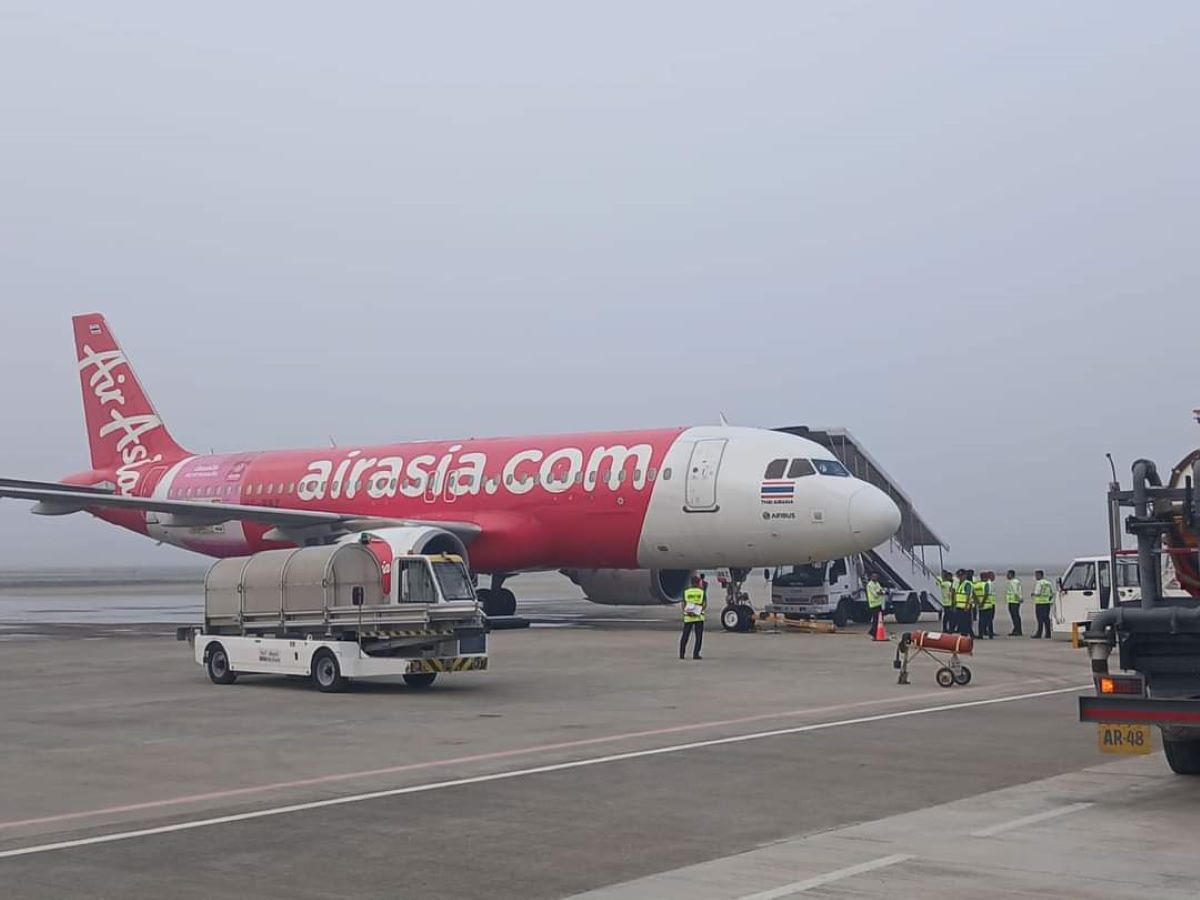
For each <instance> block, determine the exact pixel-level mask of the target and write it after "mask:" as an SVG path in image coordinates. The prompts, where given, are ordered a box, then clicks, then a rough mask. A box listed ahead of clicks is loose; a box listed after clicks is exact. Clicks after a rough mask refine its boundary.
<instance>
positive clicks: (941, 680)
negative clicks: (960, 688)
mask: <svg viewBox="0 0 1200 900" xmlns="http://www.w3.org/2000/svg"><path fill="white" fill-rule="evenodd" d="M933 677H934V678H936V679H937V683H938V687H945V688H948V687H954V670H953V669H950V668H948V667H946V666H942V667H941V668H940V669H938V670H937V672H936V673H934V676H933Z"/></svg>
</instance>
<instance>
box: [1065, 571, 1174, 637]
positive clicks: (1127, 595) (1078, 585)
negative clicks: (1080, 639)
mask: <svg viewBox="0 0 1200 900" xmlns="http://www.w3.org/2000/svg"><path fill="white" fill-rule="evenodd" d="M1111 567H1112V563H1111V561H1110V560H1109V558H1108V557H1107V556H1080V557H1077V558H1075V559H1074V560H1072V561H1071V564H1070V565H1069V566H1067V569H1066V571H1065V572H1063V574H1062V576H1061V577H1060V578H1059V579H1058V583H1057V589H1056V591H1055V594H1054V607H1053V609H1051V611H1050V625H1051V630H1052V633H1053V636H1054V637H1056V638H1063V639H1070V637H1071V632H1072V628H1073V626H1075V625H1078V626H1079V628H1080V629H1081V630H1082V629H1083V626H1084V624H1085V623H1086V622H1087V621H1088V620H1089V619H1091V617H1092V616H1094V615H1095V614H1096V613H1097V612H1099V611H1100V610H1102V609H1113V608H1115V607H1118V606H1140V605H1141V602H1142V589H1141V582H1140V581H1139V579H1138V562H1137V559H1136V558H1134V557H1132V556H1119V557H1117V578H1116V582H1117V583H1116V593H1115V596H1114V593H1113V590H1114V589H1113V578H1112V575H1111V573H1110V572H1109V569H1110V568H1111ZM1162 585H1163V591H1162V594H1163V597H1164V598H1168V599H1169V598H1173V597H1186V596H1188V593H1187V591H1185V590H1183V589H1182V588H1180V586H1179V581H1178V579H1177V578H1176V576H1175V569H1174V567H1173V566H1172V565H1171V561H1170V560H1169V559H1165V560H1164V561H1163V566H1162Z"/></svg>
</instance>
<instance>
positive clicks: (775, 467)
mask: <svg viewBox="0 0 1200 900" xmlns="http://www.w3.org/2000/svg"><path fill="white" fill-rule="evenodd" d="M787 466H788V461H787V460H786V459H773V460H771V461H770V462H769V463H768V464H767V471H766V473H765V474H764V475H763V478H782V477H783V473H784V472H785V471H786V470H787Z"/></svg>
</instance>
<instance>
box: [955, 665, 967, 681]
mask: <svg viewBox="0 0 1200 900" xmlns="http://www.w3.org/2000/svg"><path fill="white" fill-rule="evenodd" d="M954 683H955V684H961V685H968V684H970V683H971V670H970V669H969V668H968V667H967V666H959V667H958V674H957V675H955V676H954Z"/></svg>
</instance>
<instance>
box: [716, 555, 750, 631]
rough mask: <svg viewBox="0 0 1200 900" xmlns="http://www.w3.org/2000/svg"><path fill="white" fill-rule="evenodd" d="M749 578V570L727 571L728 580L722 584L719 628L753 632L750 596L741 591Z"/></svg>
mask: <svg viewBox="0 0 1200 900" xmlns="http://www.w3.org/2000/svg"><path fill="white" fill-rule="evenodd" d="M749 576H750V570H749V569H730V570H729V580H728V581H725V582H724V587H725V608H724V609H722V610H721V627H722V628H724V629H725V630H726V631H753V630H754V607H753V606H751V605H750V595H749V594H747V593H745V592H743V591H742V585H743V584H745V583H746V579H747V578H748V577H749Z"/></svg>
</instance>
